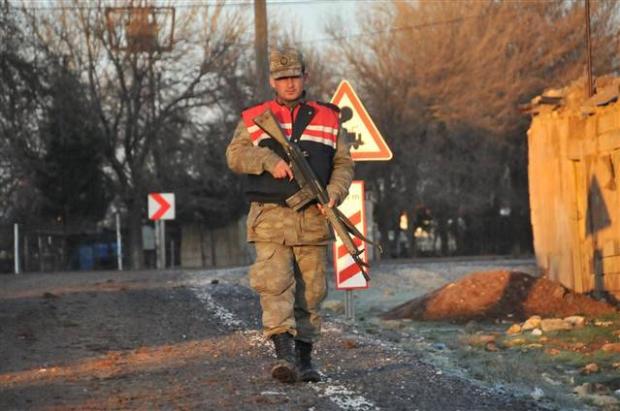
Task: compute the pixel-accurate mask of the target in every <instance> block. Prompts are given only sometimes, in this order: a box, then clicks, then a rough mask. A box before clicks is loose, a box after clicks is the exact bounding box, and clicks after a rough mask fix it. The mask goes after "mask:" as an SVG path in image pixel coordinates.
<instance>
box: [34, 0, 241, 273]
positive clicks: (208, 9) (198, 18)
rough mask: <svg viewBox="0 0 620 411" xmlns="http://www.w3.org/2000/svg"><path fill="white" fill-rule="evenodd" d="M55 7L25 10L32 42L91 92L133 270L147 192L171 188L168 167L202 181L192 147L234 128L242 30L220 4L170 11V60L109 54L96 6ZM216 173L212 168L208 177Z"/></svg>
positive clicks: (158, 53)
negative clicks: (62, 60) (58, 57)
mask: <svg viewBox="0 0 620 411" xmlns="http://www.w3.org/2000/svg"><path fill="white" fill-rule="evenodd" d="M61 4H62V5H63V7H60V8H58V9H54V10H46V11H40V12H38V13H33V12H31V11H28V10H27V9H26V10H25V11H26V13H27V14H28V15H29V16H30V22H31V26H30V27H31V29H32V30H33V32H34V33H35V34H36V35H37V36H38V38H39V39H40V40H41V41H42V42H43V43H44V44H46V45H47V47H48V49H49V50H54V51H55V52H57V53H62V54H64V55H65V56H66V58H67V59H68V61H69V62H70V63H69V64H70V66H71V67H72V68H73V70H74V71H75V72H77V73H79V75H80V76H81V77H82V79H83V80H84V81H85V82H86V83H87V84H88V87H89V92H90V97H91V99H92V101H94V102H95V103H96V104H95V111H96V114H97V117H98V121H99V123H100V126H101V128H102V129H103V131H104V135H105V142H106V144H105V148H104V155H105V159H106V170H107V172H108V174H109V176H110V178H111V182H112V186H113V190H114V192H115V193H116V194H117V195H118V199H119V200H120V202H121V204H122V205H123V206H124V207H125V208H126V210H127V216H128V223H129V245H130V253H131V263H132V267H134V268H140V267H141V266H142V255H141V250H142V243H141V242H142V238H141V226H142V221H143V218H144V216H145V204H146V196H147V193H148V192H149V191H151V190H156V189H175V187H172V186H171V185H170V184H171V178H168V177H166V176H167V175H168V174H167V173H168V172H172V171H171V170H174V168H175V167H180V168H183V169H184V170H185V172H186V175H187V176H192V178H191V179H190V180H192V181H197V180H199V179H200V177H204V174H203V173H204V172H205V171H207V170H205V169H204V168H202V169H198V167H199V164H198V163H197V161H196V160H199V159H200V158H201V157H200V154H198V153H197V152H196V148H200V149H204V148H209V147H210V146H211V142H210V141H208V139H209V138H211V137H215V138H221V134H223V133H224V131H225V130H227V129H229V128H230V127H231V125H230V124H231V123H232V122H233V119H232V118H230V114H229V112H230V111H236V109H237V108H238V106H239V105H240V104H241V103H240V100H242V99H240V98H239V96H238V95H236V93H237V94H245V93H246V92H247V91H246V90H245V87H244V85H243V84H240V81H239V80H238V79H239V78H240V77H242V76H241V75H240V70H241V69H242V67H241V64H243V60H244V59H243V56H244V50H243V47H242V44H243V42H242V40H243V36H244V34H245V31H246V25H245V23H244V19H243V18H242V15H241V14H240V13H238V12H234V11H232V12H230V11H229V10H226V9H225V8H224V7H223V5H222V4H220V3H218V4H217V5H212V6H211V5H209V6H207V5H205V6H202V7H196V8H183V9H182V10H177V18H176V21H175V33H174V44H173V47H172V49H171V51H163V50H161V49H157V48H155V49H153V50H152V51H151V52H149V53H131V52H125V51H119V50H116V49H115V47H114V44H115V42H116V41H118V39H115V38H114V34H112V35H110V32H109V30H107V27H106V24H105V22H106V20H105V7H104V3H103V2H101V1H99V2H97V3H94V2H93V3H89V5H88V6H87V7H84V5H83V3H78V2H77V1H75V2H69V1H67V2H62V3H61ZM119 4H120V5H125V6H126V5H127V4H126V3H119ZM231 109H232V110H231ZM235 120H236V119H235ZM205 140H206V141H205ZM192 148H193V149H194V150H192ZM186 154H190V157H189V158H187V157H184V155H186ZM188 160H190V161H188ZM207 164H208V163H207ZM223 170H224V168H218V167H214V168H213V170H212V172H213V174H215V175H214V176H212V177H211V178H212V179H214V180H217V178H216V177H217V174H221V173H223ZM175 183H178V180H177V181H175ZM181 189H183V187H181ZM220 190H221V188H220Z"/></svg>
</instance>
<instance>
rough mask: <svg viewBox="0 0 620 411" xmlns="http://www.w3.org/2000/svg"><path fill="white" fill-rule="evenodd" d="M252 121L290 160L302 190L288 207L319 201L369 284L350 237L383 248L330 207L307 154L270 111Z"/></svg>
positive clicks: (325, 192) (357, 251)
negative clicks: (285, 132) (286, 134)
mask: <svg viewBox="0 0 620 411" xmlns="http://www.w3.org/2000/svg"><path fill="white" fill-rule="evenodd" d="M253 120H254V123H255V124H256V125H257V126H258V127H259V128H260V129H262V130H263V131H264V132H265V133H267V134H268V135H269V136H270V137H271V138H273V139H274V140H276V141H277V142H278V143H279V144H280V145H281V146H282V148H284V152H285V153H286V156H287V157H288V160H289V163H290V165H291V168H292V170H293V176H294V177H295V181H296V182H297V184H298V185H299V188H300V190H299V191H298V192H297V193H295V194H293V195H292V196H291V197H289V198H287V199H286V204H287V205H288V206H289V207H291V208H293V209H294V210H295V211H298V210H300V209H302V208H303V207H304V206H306V205H307V204H308V203H310V202H312V201H318V203H319V204H321V205H322V206H323V210H324V211H325V216H326V217H327V220H328V221H329V223H330V224H331V226H332V227H333V229H334V231H335V232H336V234H338V237H340V239H341V240H342V243H343V244H344V246H345V247H346V248H347V251H348V252H349V254H350V255H351V257H353V261H355V263H356V264H357V265H358V266H359V268H360V269H361V271H362V274H363V275H364V278H365V279H366V281H369V280H370V277H369V276H368V273H367V271H366V268H367V267H369V265H368V263H366V262H364V261H363V260H362V259H361V258H360V255H361V254H362V253H363V252H364V250H359V249H358V248H357V246H356V245H355V243H354V242H353V239H352V238H351V235H353V236H354V237H357V238H358V239H359V240H362V241H365V242H367V243H370V244H373V245H375V246H377V247H378V248H379V251H381V246H380V245H378V244H376V243H374V242H372V241H370V240H368V239H367V238H366V237H365V236H364V235H363V234H362V233H361V232H360V231H359V230H358V229H357V228H356V227H355V225H353V223H352V222H351V221H350V220H349V219H348V218H347V217H346V216H345V215H344V214H342V212H341V211H340V210H338V208H336V207H334V208H331V207H328V206H327V204H329V195H328V194H327V191H326V190H325V188H324V187H323V186H322V185H321V183H320V182H319V180H318V179H317V177H316V175H315V174H314V171H313V170H312V168H311V167H310V164H308V161H307V160H306V156H305V155H304V152H303V151H302V150H301V149H300V148H299V146H298V145H297V144H295V143H294V142H292V141H289V140H288V139H287V138H286V136H285V135H284V132H283V131H282V129H281V128H280V123H278V121H277V120H276V118H275V117H274V116H273V113H272V112H271V111H270V110H265V112H263V113H262V114H261V115H259V116H257V117H255V118H254V119H253Z"/></svg>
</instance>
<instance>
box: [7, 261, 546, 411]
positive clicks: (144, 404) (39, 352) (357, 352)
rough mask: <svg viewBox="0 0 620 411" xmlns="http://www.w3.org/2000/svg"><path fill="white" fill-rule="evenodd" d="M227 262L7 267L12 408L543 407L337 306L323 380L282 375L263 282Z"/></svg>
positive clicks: (321, 354) (322, 354)
mask: <svg viewBox="0 0 620 411" xmlns="http://www.w3.org/2000/svg"><path fill="white" fill-rule="evenodd" d="M235 278H236V277H234V276H231V277H230V279H228V280H227V276H226V272H225V271H222V270H219V271H218V275H217V276H213V275H211V274H210V272H209V271H203V272H182V271H165V272H156V271H149V272H147V271H142V272H123V273H117V272H98V273H54V274H25V275H20V276H14V275H3V276H0V341H1V342H2V344H1V346H0V409H1V410H100V409H122V410H126V409H149V410H151V409H157V410H213V409H217V410H315V411H322V410H533V409H538V408H537V407H538V405H537V404H536V403H535V402H533V401H531V400H527V399H520V398H516V397H515V396H513V395H512V394H511V393H508V392H498V391H495V390H491V389H488V388H485V387H482V386H480V385H479V384H477V383H476V382H474V381H470V380H466V379H463V378H460V377H457V376H455V375H452V374H451V373H449V372H446V371H445V370H444V371H441V370H438V369H437V368H435V367H433V366H432V365H430V364H429V363H427V362H426V361H425V360H424V353H421V352H413V351H404V350H403V349H402V348H399V347H397V346H396V345H395V344H392V343H391V342H390V339H389V336H386V335H367V334H364V333H363V332H361V331H360V330H358V329H357V328H356V327H355V326H354V325H352V324H347V323H345V322H343V321H341V320H339V319H337V318H328V319H327V321H326V322H325V326H324V333H323V339H322V340H321V342H320V343H319V344H318V345H317V349H318V352H317V354H316V357H317V363H318V364H319V365H320V367H321V370H322V372H323V374H324V381H323V382H321V383H317V384H311V383H298V384H292V385H285V384H280V383H278V382H275V381H273V380H272V379H271V378H270V376H269V373H268V370H269V366H270V363H271V361H272V359H273V357H272V354H271V349H270V348H271V347H270V345H269V344H268V343H267V342H266V341H264V340H263V338H262V337H261V335H260V331H259V329H260V307H259V305H258V299H257V297H256V296H255V295H254V293H253V292H252V291H251V290H249V289H248V288H247V287H245V286H244V285H243V282H241V283H240V282H239V281H237V280H235Z"/></svg>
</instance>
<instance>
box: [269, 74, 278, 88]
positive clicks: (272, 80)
mask: <svg viewBox="0 0 620 411" xmlns="http://www.w3.org/2000/svg"><path fill="white" fill-rule="evenodd" d="M269 85H270V86H271V88H273V89H275V88H276V81H275V80H274V79H273V77H271V76H269Z"/></svg>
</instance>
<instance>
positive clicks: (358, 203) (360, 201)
mask: <svg viewBox="0 0 620 411" xmlns="http://www.w3.org/2000/svg"><path fill="white" fill-rule="evenodd" d="M331 102H332V104H335V105H337V106H338V107H339V108H340V123H341V127H342V129H343V130H342V131H343V132H345V133H346V136H347V142H348V143H349V144H350V145H351V157H352V158H353V160H354V161H388V160H391V159H392V151H391V150H390V148H389V146H388V145H387V143H386V142H385V140H384V138H383V136H382V135H381V133H380V132H379V130H378V129H377V127H376V126H375V123H374V122H373V121H372V118H371V117H370V115H369V114H368V112H367V111H366V108H365V107H364V105H363V104H362V101H361V100H360V98H359V97H358V96H357V94H356V93H355V91H354V90H353V87H352V86H351V84H350V83H349V82H348V81H347V80H342V81H341V82H340V84H339V85H338V88H337V89H336V92H335V93H334V96H333V97H332V99H331ZM365 195H366V194H365V190H364V182H363V181H361V180H360V181H354V182H353V183H352V184H351V188H350V190H349V195H348V196H347V198H346V199H345V200H344V201H343V203H342V204H341V205H340V206H339V207H338V208H339V209H340V211H342V212H343V213H344V214H345V215H346V216H347V217H348V218H349V219H350V220H351V221H352V222H353V224H355V226H356V228H357V229H358V230H360V232H362V234H364V236H366V235H367V225H366V207H365V201H366V200H365ZM356 245H357V246H358V247H361V248H363V249H364V252H363V254H362V259H363V261H364V262H368V251H367V250H366V247H368V245H367V244H366V243H364V242H362V241H359V242H358V241H356ZM345 254H346V255H345ZM334 272H335V275H336V289H337V290H344V291H345V318H347V319H350V320H352V321H355V304H354V302H355V301H354V299H353V298H354V296H353V290H356V289H367V288H368V282H367V281H366V279H365V278H364V276H363V275H362V272H361V270H360V269H359V267H358V266H357V265H356V264H355V263H354V262H353V259H352V258H351V256H350V255H349V254H348V253H347V252H346V248H344V246H343V245H342V242H341V241H340V239H339V238H338V236H336V242H335V243H334Z"/></svg>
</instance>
